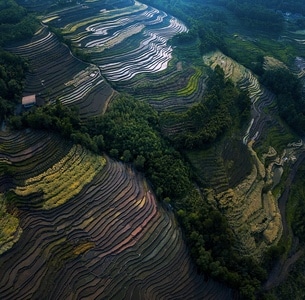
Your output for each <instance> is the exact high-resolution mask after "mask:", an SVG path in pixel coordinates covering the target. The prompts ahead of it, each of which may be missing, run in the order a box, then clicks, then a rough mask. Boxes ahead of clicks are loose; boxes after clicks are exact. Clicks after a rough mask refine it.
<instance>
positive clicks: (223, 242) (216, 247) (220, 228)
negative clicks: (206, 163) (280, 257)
mask: <svg viewBox="0 0 305 300" xmlns="http://www.w3.org/2000/svg"><path fill="white" fill-rule="evenodd" d="M209 197H211V195H209V192H208V191H205V192H204V193H203V194H202V195H200V193H199V192H198V191H197V190H193V191H192V193H190V194H189V195H188V197H186V198H185V199H183V201H177V203H176V207H177V209H178V212H177V214H178V218H179V220H180V222H181V224H182V226H183V228H184V231H185V234H186V238H187V241H188V245H189V246H190V249H191V254H192V256H193V258H194V260H195V261H196V263H197V267H198V269H199V271H200V272H201V273H204V274H205V275H208V276H210V277H212V278H214V279H216V280H218V281H220V282H224V283H226V284H228V285H229V286H231V287H232V288H234V289H236V290H239V291H240V295H241V296H242V298H243V299H255V295H256V293H257V291H258V290H259V289H260V286H261V282H263V281H264V280H265V279H266V276H267V273H266V270H265V269H264V268H262V267H261V266H260V264H259V263H258V262H256V261H254V260H253V259H251V257H247V258H246V257H242V256H240V255H239V254H238V253H237V252H236V251H235V250H234V245H235V243H236V240H235V236H234V233H233V232H232V230H231V229H230V227H229V225H228V223H227V220H226V219H225V217H224V216H223V215H222V214H221V213H220V212H219V211H218V210H217V209H216V208H215V207H214V206H213V205H212V204H210V203H211V202H209V201H208V200H207V198H209ZM262 297H263V296H262V295H261V299H263V298H262Z"/></svg>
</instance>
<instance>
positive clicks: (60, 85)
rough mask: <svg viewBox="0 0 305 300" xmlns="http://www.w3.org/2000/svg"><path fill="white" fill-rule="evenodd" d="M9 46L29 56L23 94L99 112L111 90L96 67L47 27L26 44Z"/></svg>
mask: <svg viewBox="0 0 305 300" xmlns="http://www.w3.org/2000/svg"><path fill="white" fill-rule="evenodd" d="M8 50H9V51H11V52H13V53H15V54H18V55H20V56H22V57H24V58H26V59H28V60H29V62H30V71H29V73H28V74H27V77H26V84H25V90H24V95H30V94H35V95H36V97H37V99H38V102H41V101H43V102H55V100H56V99H59V100H60V101H61V102H62V103H63V104H65V105H77V106H79V107H80V112H81V114H82V115H84V116H89V115H96V114H98V113H100V112H101V111H102V110H103V109H104V106H105V103H106V102H107V100H108V99H109V98H110V97H111V96H112V94H113V90H112V89H111V87H110V86H109V85H108V84H107V83H106V82H105V80H104V78H103V77H102V75H101V73H100V70H99V68H97V67H96V66H95V65H93V64H87V63H84V62H82V61H80V60H78V59H77V58H75V57H74V56H73V55H72V54H71V52H70V50H69V49H68V47H66V46H65V45H64V44H62V43H60V42H59V41H58V39H57V37H56V36H55V35H54V34H53V33H51V32H50V31H49V30H48V29H47V28H46V27H42V28H41V29H40V31H38V32H37V34H36V35H35V36H34V37H33V38H32V39H31V40H30V41H28V42H27V43H26V44H23V45H20V46H16V47H12V48H8Z"/></svg>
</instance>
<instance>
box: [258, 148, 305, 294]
mask: <svg viewBox="0 0 305 300" xmlns="http://www.w3.org/2000/svg"><path fill="white" fill-rule="evenodd" d="M304 160H305V152H304V153H302V154H301V155H300V156H299V158H298V160H297V161H296V163H295V164H294V165H293V167H292V169H291V172H290V174H289V176H288V178H287V180H286V183H285V190H284V193H283V194H282V195H281V197H280V198H279V209H280V212H281V216H282V224H283V238H284V239H285V240H286V239H288V238H289V237H291V239H292V245H291V249H290V253H289V255H288V258H285V259H283V258H281V259H280V260H279V261H278V262H277V263H276V264H275V266H274V268H273V269H272V270H271V272H270V274H269V278H268V280H267V282H266V283H265V285H264V289H265V290H269V289H271V288H273V287H275V286H277V285H279V284H280V283H281V282H282V281H284V280H285V279H286V277H287V276H288V273H289V271H290V269H291V267H292V265H293V264H294V263H295V262H296V261H297V260H298V259H299V258H300V257H301V256H302V255H303V254H304V252H305V249H304V248H302V249H299V250H298V251H296V249H297V246H298V239H297V238H296V237H294V236H293V232H292V230H291V228H290V227H289V226H288V224H287V221H286V204H287V200H288V197H289V193H290V187H291V184H292V182H293V180H294V177H295V175H296V173H297V170H298V168H299V166H300V165H301V163H302V162H303V161H304Z"/></svg>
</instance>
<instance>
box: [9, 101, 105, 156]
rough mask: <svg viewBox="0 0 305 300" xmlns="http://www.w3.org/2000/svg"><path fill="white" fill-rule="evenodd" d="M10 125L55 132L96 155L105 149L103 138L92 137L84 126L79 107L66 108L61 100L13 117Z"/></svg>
mask: <svg viewBox="0 0 305 300" xmlns="http://www.w3.org/2000/svg"><path fill="white" fill-rule="evenodd" d="M9 125H10V126H11V127H12V128H14V129H23V128H28V127H29V128H33V129H39V130H41V129H43V130H48V131H54V132H57V133H59V134H60V135H62V136H63V137H64V138H68V139H71V140H72V141H74V142H75V143H79V144H81V145H83V146H84V147H87V148H88V149H90V150H91V151H93V152H96V153H99V152H101V151H102V150H103V148H104V140H103V136H98V135H97V136H94V137H91V136H90V135H89V134H88V132H87V129H86V127H84V126H82V123H81V120H80V117H79V112H78V109H77V107H68V106H64V105H63V104H62V103H61V102H60V101H59V100H56V103H55V104H48V105H45V106H43V107H33V108H32V109H31V110H29V111H26V112H24V113H23V114H22V115H21V116H12V117H11V118H10V119H9Z"/></svg>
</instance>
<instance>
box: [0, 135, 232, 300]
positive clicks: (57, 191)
mask: <svg viewBox="0 0 305 300" xmlns="http://www.w3.org/2000/svg"><path fill="white" fill-rule="evenodd" d="M17 137H18V139H17ZM1 140H2V142H3V144H2V145H3V147H2V148H1V151H0V153H1V157H2V158H3V161H5V162H4V163H2V165H4V164H5V165H8V166H9V168H10V174H11V175H12V177H14V174H15V172H16V174H18V178H17V177H16V179H15V181H14V186H10V187H11V189H10V191H6V192H5V193H4V194H1V199H3V197H4V199H5V200H6V204H7V205H8V212H6V217H5V218H6V219H7V220H8V217H9V216H12V215H14V216H12V217H11V219H10V223H9V222H7V223H6V224H9V225H6V224H4V223H2V224H4V226H3V227H2V230H1V233H4V234H5V235H6V241H4V242H3V239H1V251H2V252H3V253H2V254H1V256H0V265H1V270H2V272H1V275H0V294H1V298H2V299H12V298H14V299H17V298H18V299H28V298H35V299H36V298H39V299H46V298H48V299H59V298H60V299H62V298H64V299H79V298H96V297H97V298H103V299H105V298H111V299H168V298H174V299H181V298H183V297H185V298H188V299H204V298H206V297H209V299H220V298H221V299H226V298H231V291H230V290H229V289H227V288H225V287H223V286H221V285H219V284H217V283H215V282H213V281H210V280H209V281H206V282H205V281H204V279H203V277H200V276H198V275H197V274H196V270H195V268H194V265H193V264H192V262H191V260H190V256H189V253H188V251H187V249H186V245H185V243H184V242H183V239H182V233H181V231H180V229H179V227H178V225H177V223H176V221H175V219H174V216H173V213H172V212H171V211H166V210H164V209H163V208H162V207H161V206H159V205H158V204H157V202H156V200H155V197H154V194H153V193H152V192H151V190H150V187H149V186H148V185H147V183H146V182H145V180H144V179H143V178H142V177H141V176H140V175H139V174H137V173H135V172H134V171H133V170H132V169H131V168H130V167H128V166H125V165H123V164H122V163H119V162H115V161H112V160H110V159H109V158H107V157H101V156H97V155H93V154H90V153H89V152H88V151H86V150H84V149H83V148H81V147H80V146H72V145H71V144H69V143H66V142H64V141H63V140H62V139H60V138H59V137H57V136H53V135H46V134H44V133H40V132H34V131H29V132H19V133H17V134H16V133H1ZM37 144H38V145H39V146H37ZM13 145H14V147H12V146H13ZM52 149H53V150H52ZM52 153H53V154H55V155H56V159H55V158H54V157H53V155H52ZM35 165H36V166H37V167H35ZM38 166H41V168H38ZM31 167H33V169H32V168H31ZM4 176H5V175H4V174H2V175H1V179H3V178H4ZM76 178H77V179H76ZM2 205H3V201H2ZM2 211H3V210H2ZM7 216H8V217H7ZM17 220H18V221H19V223H18V221H17ZM15 221H16V222H15ZM8 226H9V230H8V229H7V228H8ZM13 244H14V245H13ZM4 247H5V248H4ZM9 248H10V249H9Z"/></svg>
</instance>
